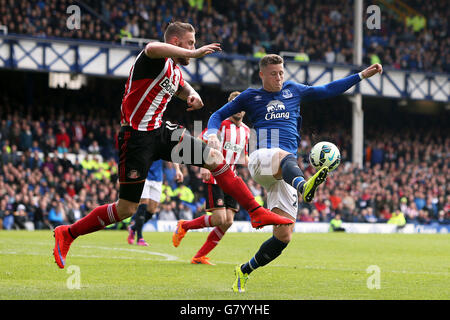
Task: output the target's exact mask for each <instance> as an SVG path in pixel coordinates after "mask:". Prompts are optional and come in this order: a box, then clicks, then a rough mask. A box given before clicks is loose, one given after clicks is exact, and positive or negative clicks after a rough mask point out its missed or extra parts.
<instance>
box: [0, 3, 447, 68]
mask: <svg viewBox="0 0 450 320" xmlns="http://www.w3.org/2000/svg"><path fill="white" fill-rule="evenodd" d="M403 3H404V4H405V5H406V6H405V7H403V8H395V7H394V6H393V1H391V0H386V1H381V3H377V4H378V5H383V4H384V6H383V9H382V10H381V18H382V19H381V24H380V27H381V30H367V32H365V35H364V47H365V50H364V60H365V62H366V63H367V64H369V63H377V62H379V63H382V64H383V65H384V66H385V67H392V68H396V69H406V70H422V71H431V72H449V71H450V52H449V50H448V48H449V41H450V38H449V37H448V34H447V33H448V30H449V25H448V19H447V18H448V16H449V15H450V14H449V10H450V8H449V6H448V4H447V3H446V2H445V1H439V0H410V1H407V2H406V1H404V2H403ZM72 4H73V3H72V1H69V0H46V1H43V0H30V1H25V0H22V1H13V0H0V24H3V25H5V26H7V27H8V32H9V33H13V34H14V33H17V34H29V35H33V36H37V37H42V38H72V39H83V40H95V41H106V42H114V43H118V42H121V40H122V39H123V38H146V39H156V40H162V38H163V33H164V30H165V27H166V26H167V24H168V23H170V22H171V21H173V20H181V21H187V22H190V23H191V24H193V25H194V26H195V27H196V30H197V45H198V46H201V45H203V44H206V43H211V42H220V43H221V44H222V48H223V50H224V52H226V53H232V54H240V55H247V56H255V57H258V56H260V55H261V54H265V53H279V52H281V51H289V52H295V53H298V55H296V56H295V58H296V59H298V60H299V61H304V62H310V61H311V62H328V63H343V64H346V63H352V53H353V49H352V47H353V1H352V0H347V1H341V0H326V1H320V2H318V1H314V0H305V1H297V0H278V1H275V0H264V1H256V0H247V1H239V0H229V1H222V0H173V1H169V0H158V1H156V0H127V1H120V2H117V1H114V0H102V1H97V0H83V1H77V5H79V6H80V9H81V26H80V28H79V29H74V30H69V29H68V28H67V27H66V23H67V17H68V13H67V11H66V10H67V8H68V7H69V6H70V5H72ZM366 15H367V16H366V19H367V18H368V17H369V14H366Z"/></svg>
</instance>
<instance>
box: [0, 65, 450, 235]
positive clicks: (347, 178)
mask: <svg viewBox="0 0 450 320" xmlns="http://www.w3.org/2000/svg"><path fill="white" fill-rule="evenodd" d="M2 74H3V77H1V79H0V105H1V108H0V150H1V157H0V222H1V224H2V228H4V229H10V228H20V229H24V228H35V229H42V228H53V227H55V226H57V225H59V224H66V223H73V222H74V221H76V220H78V219H79V218H81V217H83V216H84V215H86V214H88V213H89V212H90V211H91V210H92V209H93V208H95V207H96V206H97V205H99V204H104V203H110V202H112V201H115V200H117V196H118V193H117V191H118V189H119V188H118V181H117V156H118V152H117V134H118V131H119V129H120V126H119V124H118V120H117V119H119V112H120V108H119V106H120V101H121V100H120V98H121V95H122V88H123V81H122V80H117V79H116V80H113V79H111V80H106V79H104V78H92V79H90V82H89V85H88V86H86V87H83V88H82V89H81V90H74V91H72V90H65V89H51V88H49V87H48V85H47V83H46V81H45V79H47V78H46V75H44V74H29V73H18V72H7V71H5V72H3V73H2ZM31 83H32V85H31ZM199 90H200V94H201V95H202V97H203V100H204V102H205V107H204V108H203V109H202V110H198V111H194V112H183V110H184V109H185V108H186V105H185V103H184V102H182V101H181V100H178V99H174V100H173V101H172V102H171V105H170V107H169V108H168V109H167V111H166V112H167V113H166V117H167V118H166V119H167V120H171V121H174V122H177V123H180V124H183V125H185V126H186V127H187V128H188V129H189V130H191V131H192V124H193V121H194V120H200V121H202V122H203V127H205V125H206V123H207V120H208V118H209V116H210V115H211V113H212V112H213V111H214V110H216V109H217V108H219V107H221V106H222V105H223V104H224V102H225V101H226V97H227V92H222V91H221V90H220V89H217V88H216V89H214V88H211V87H207V88H201V89H199ZM383 101H384V102H383V106H381V105H380V104H379V100H377V99H375V101H372V102H371V101H370V100H368V101H367V102H365V105H366V106H367V107H366V110H365V115H366V116H365V124H364V126H365V137H364V147H365V161H366V163H365V165H364V167H363V168H358V167H356V166H355V165H354V164H352V161H351V160H352V159H351V105H350V103H349V101H348V99H347V98H345V97H338V98H334V99H328V100H324V101H321V102H315V103H314V104H309V103H305V104H302V114H303V119H304V121H303V123H304V125H303V128H302V131H301V135H302V142H301V147H300V148H299V150H298V159H299V160H298V162H299V165H300V167H301V168H302V169H303V170H304V172H305V174H306V176H307V177H309V176H310V175H312V174H313V172H314V170H313V169H312V168H311V166H309V163H308V153H309V150H310V149H311V146H312V145H314V143H316V142H319V141H322V140H329V141H332V142H334V143H335V144H336V145H337V146H338V147H339V149H340V150H341V154H342V163H341V165H340V166H339V167H338V169H337V170H336V171H335V172H333V173H332V174H331V175H330V177H329V178H328V180H327V182H326V183H325V185H324V186H322V187H321V188H319V190H318V192H317V194H316V197H315V200H314V202H312V203H311V204H303V203H302V204H300V208H299V212H298V216H297V220H298V221H304V222H314V221H316V222H318V221H320V222H328V221H330V219H332V218H333V217H334V216H335V215H336V214H337V213H340V214H341V217H342V219H343V221H345V222H369V223H373V222H386V221H387V220H388V219H389V218H390V217H391V215H392V214H393V213H394V212H397V211H398V210H400V211H401V212H403V213H404V215H405V217H406V220H407V222H410V223H420V224H430V223H441V224H448V223H450V192H449V191H450V190H449V186H450V185H449V181H450V172H449V165H450V163H449V159H450V137H449V135H448V123H449V118H448V112H447V113H445V112H444V113H443V114H438V115H424V114H412V113H406V112H404V111H401V110H400V109H399V108H398V106H397V103H396V102H392V106H390V107H386V104H388V103H387V100H383ZM244 121H247V119H246V118H244ZM247 123H248V122H247ZM248 124H249V125H251V124H250V123H248ZM182 171H183V173H184V181H183V183H181V184H178V183H176V182H175V172H174V168H173V165H172V164H171V163H165V164H164V183H163V184H164V186H163V195H162V199H161V202H162V204H161V206H160V211H159V212H158V214H157V215H156V217H155V219H166V220H175V219H180V218H185V219H186V218H187V219H190V218H192V217H196V216H198V215H201V214H204V209H203V202H204V198H203V197H204V196H203V191H202V188H203V185H202V181H201V177H200V172H199V169H198V168H196V167H193V166H182ZM238 175H239V176H241V177H242V178H243V179H244V181H245V182H246V183H247V184H248V186H249V188H250V190H251V191H252V192H253V194H254V195H255V197H256V199H257V201H259V202H260V203H261V204H265V201H266V193H265V191H264V190H263V188H261V186H259V185H258V184H257V183H255V182H254V181H253V180H252V179H251V177H250V174H249V171H248V169H247V168H245V167H238ZM248 219H249V217H248V213H247V212H246V211H245V210H241V211H240V212H238V213H237V215H236V220H248Z"/></svg>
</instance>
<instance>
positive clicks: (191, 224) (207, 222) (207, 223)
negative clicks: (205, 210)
mask: <svg viewBox="0 0 450 320" xmlns="http://www.w3.org/2000/svg"><path fill="white" fill-rule="evenodd" d="M181 226H182V227H183V229H184V230H190V229H201V228H205V227H212V226H211V216H209V215H207V214H204V215H203V216H200V217H198V218H195V219H193V220H189V221H185V222H183V224H182V225H181Z"/></svg>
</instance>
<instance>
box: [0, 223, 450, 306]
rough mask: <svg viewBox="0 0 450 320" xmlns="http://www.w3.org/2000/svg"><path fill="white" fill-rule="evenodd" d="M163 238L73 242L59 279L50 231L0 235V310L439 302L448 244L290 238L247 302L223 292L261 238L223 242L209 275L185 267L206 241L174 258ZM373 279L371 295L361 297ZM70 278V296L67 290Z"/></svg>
mask: <svg viewBox="0 0 450 320" xmlns="http://www.w3.org/2000/svg"><path fill="white" fill-rule="evenodd" d="M171 236H172V234H171V233H157V232H154V233H153V232H152V233H144V237H145V239H146V240H147V242H149V244H150V246H149V247H138V246H135V245H134V246H130V245H128V244H127V242H126V237H127V233H126V232H125V231H111V230H109V231H106V230H105V231H100V232H97V233H94V234H90V235H86V236H83V237H80V238H79V239H77V240H76V241H75V242H74V243H73V244H72V247H71V250H70V251H69V254H68V257H67V261H66V269H64V270H61V269H59V268H58V267H57V266H56V264H55V263H54V262H53V256H52V248H53V245H54V240H53V235H52V233H51V232H50V231H35V232H26V231H1V232H0V300H9V299H21V300H23V299H25V300H28V299H52V300H54V299H58V300H59V299H80V300H81V299H89V300H92V299H94V300H95V299H102V300H103V299H105V300H110V299H157V300H240V299H242V300H302V299H308V300H318V299H320V300H324V299H326V300H328V299H332V300H336V299H363V300H368V299H370V300H373V299H376V300H378V299H386V300H397V299H402V300H409V299H419V300H430V299H433V300H440V299H444V300H448V299H450V241H449V240H450V235H446V234H437V235H430V234H414V235H407V234H333V233H329V234H300V233H295V234H294V236H293V239H292V242H291V243H290V244H289V246H288V247H287V248H286V249H285V251H284V252H283V254H282V255H281V256H280V257H278V258H277V259H276V260H275V261H273V262H272V263H271V264H269V265H267V266H265V267H262V268H259V269H258V270H257V271H255V272H253V273H252V274H251V275H250V279H249V282H248V285H247V292H246V293H242V294H235V293H233V292H232V290H231V285H232V283H233V281H234V273H233V269H234V266H235V265H237V264H240V263H243V262H246V261H247V260H248V259H249V258H251V257H252V256H253V255H254V254H255V253H256V251H257V250H258V248H259V246H260V245H261V243H262V242H263V241H265V240H266V239H268V238H269V237H270V234H269V233H229V234H227V235H226V236H225V237H224V238H223V240H222V241H221V242H220V244H219V245H218V246H217V247H216V249H215V250H213V251H212V252H211V253H210V255H209V256H210V258H211V261H212V262H214V263H216V264H217V265H216V266H208V265H192V264H190V259H191V258H192V256H193V255H194V254H195V253H196V251H197V250H198V249H199V248H200V246H201V245H202V244H203V242H204V241H205V239H206V236H207V233H204V232H189V233H188V234H187V235H186V237H185V238H184V239H183V241H182V242H181V245H180V247H178V248H174V247H173V246H172V241H171ZM369 266H377V267H378V268H379V270H380V273H379V276H380V277H379V279H380V282H379V284H380V288H379V289H376V288H374V289H369V288H368V285H367V283H368V279H369V282H370V283H372V284H373V283H374V282H371V281H370V277H371V276H373V275H374V274H373V273H372V272H369V273H368V272H367V269H368V268H369ZM74 270H75V271H77V270H78V271H79V280H80V289H79V290H77V289H70V285H71V284H74V282H73V279H74V275H75V273H73V272H74Z"/></svg>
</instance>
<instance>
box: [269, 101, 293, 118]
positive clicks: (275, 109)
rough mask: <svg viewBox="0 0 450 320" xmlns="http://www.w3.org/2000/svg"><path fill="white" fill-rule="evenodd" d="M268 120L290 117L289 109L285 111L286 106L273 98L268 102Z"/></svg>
mask: <svg viewBox="0 0 450 320" xmlns="http://www.w3.org/2000/svg"><path fill="white" fill-rule="evenodd" d="M266 108H267V113H266V116H265V119H266V120H273V119H289V111H285V110H286V107H285V106H284V104H283V102H281V101H279V100H272V101H270V102H269V103H268V104H267V107H266Z"/></svg>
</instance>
